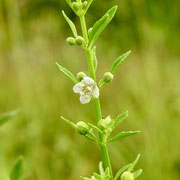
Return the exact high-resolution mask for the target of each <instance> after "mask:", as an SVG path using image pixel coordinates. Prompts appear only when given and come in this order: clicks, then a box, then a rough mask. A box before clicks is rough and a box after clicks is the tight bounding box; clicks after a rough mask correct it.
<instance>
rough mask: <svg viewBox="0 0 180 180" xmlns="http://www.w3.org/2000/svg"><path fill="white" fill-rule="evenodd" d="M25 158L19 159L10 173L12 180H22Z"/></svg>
mask: <svg viewBox="0 0 180 180" xmlns="http://www.w3.org/2000/svg"><path fill="white" fill-rule="evenodd" d="M22 166H23V158H22V157H19V158H18V160H17V161H16V163H15V165H14V167H13V169H12V170H11V173H10V179H11V180H20V176H21V174H22V169H23V168H22Z"/></svg>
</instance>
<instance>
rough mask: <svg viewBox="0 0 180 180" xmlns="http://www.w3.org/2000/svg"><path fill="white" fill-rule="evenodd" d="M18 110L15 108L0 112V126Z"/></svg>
mask: <svg viewBox="0 0 180 180" xmlns="http://www.w3.org/2000/svg"><path fill="white" fill-rule="evenodd" d="M19 111H20V110H19V109H16V110H14V111H11V112H7V113H4V114H1V115H0V126H1V125H3V124H4V123H6V122H7V121H8V120H9V119H11V118H12V117H14V116H16V115H17V114H18V113H19Z"/></svg>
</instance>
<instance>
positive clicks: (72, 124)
mask: <svg viewBox="0 0 180 180" xmlns="http://www.w3.org/2000/svg"><path fill="white" fill-rule="evenodd" d="M61 119H62V120H64V121H65V122H66V123H67V124H68V125H70V126H71V127H72V128H73V129H75V130H76V124H75V123H73V122H71V121H69V120H68V119H66V118H64V117H63V116H61Z"/></svg>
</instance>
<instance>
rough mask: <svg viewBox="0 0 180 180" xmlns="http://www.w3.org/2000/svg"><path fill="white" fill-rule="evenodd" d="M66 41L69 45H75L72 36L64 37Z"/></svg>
mask: <svg viewBox="0 0 180 180" xmlns="http://www.w3.org/2000/svg"><path fill="white" fill-rule="evenodd" d="M66 42H67V43H68V44H69V45H70V46H74V45H76V40H75V39H74V38H73V37H68V38H67V39H66Z"/></svg>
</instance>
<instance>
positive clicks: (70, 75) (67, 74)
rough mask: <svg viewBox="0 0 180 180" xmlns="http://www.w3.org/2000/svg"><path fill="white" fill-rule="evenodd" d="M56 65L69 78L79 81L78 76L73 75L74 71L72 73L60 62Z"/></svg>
mask: <svg viewBox="0 0 180 180" xmlns="http://www.w3.org/2000/svg"><path fill="white" fill-rule="evenodd" d="M56 66H57V67H58V69H59V70H60V71H61V72H62V73H63V74H65V75H66V76H67V77H68V78H70V79H71V80H72V81H73V82H74V83H75V84H76V83H78V81H77V79H76V77H75V76H74V75H73V73H71V72H70V71H69V70H67V69H66V68H64V67H62V66H61V65H60V64H58V63H56Z"/></svg>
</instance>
